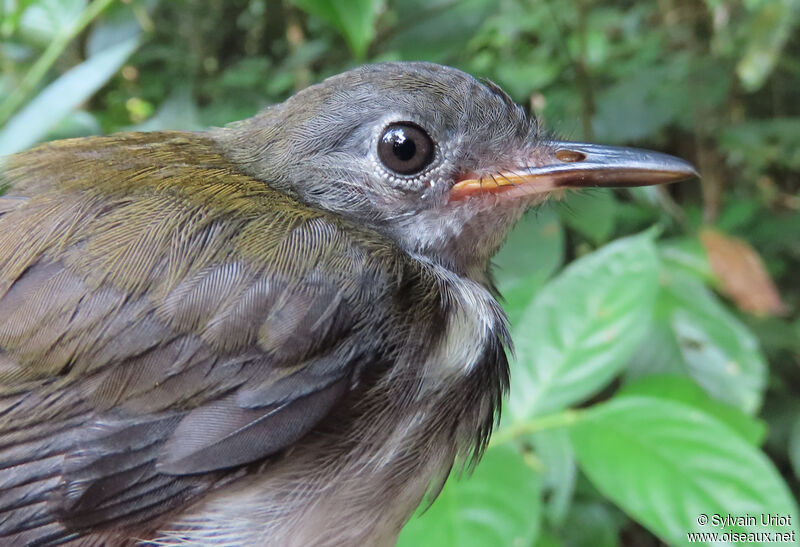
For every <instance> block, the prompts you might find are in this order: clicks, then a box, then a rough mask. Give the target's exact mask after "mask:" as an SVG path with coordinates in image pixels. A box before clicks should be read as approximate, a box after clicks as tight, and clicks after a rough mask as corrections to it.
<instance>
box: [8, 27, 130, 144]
mask: <svg viewBox="0 0 800 547" xmlns="http://www.w3.org/2000/svg"><path fill="white" fill-rule="evenodd" d="M137 44H138V39H137V38H132V39H129V40H126V41H124V42H121V43H119V44H117V45H115V46H114V47H111V48H108V49H106V50H104V51H102V52H99V53H97V54H96V55H94V56H92V57H89V58H88V59H87V60H86V61H84V62H83V63H81V64H79V65H78V66H76V67H74V68H72V69H70V70H69V71H67V72H65V73H64V74H62V75H61V77H59V78H58V79H57V80H56V81H55V82H53V83H51V84H50V85H48V86H47V87H46V88H45V89H44V90H43V91H42V92H41V93H39V95H37V96H36V97H35V98H34V99H33V100H32V101H31V102H30V103H28V104H27V105H26V106H25V108H23V109H22V110H21V111H19V112H18V113H17V114H16V115H14V117H13V118H11V119H10V120H9V121H8V123H7V124H6V125H5V127H3V129H2V130H1V131H0V155H4V154H12V153H14V152H18V151H20V150H24V149H25V148H27V147H29V146H31V145H32V144H35V143H36V142H37V141H38V140H40V139H41V138H42V137H44V136H45V135H46V134H47V132H48V131H49V130H50V129H51V128H53V127H54V126H55V125H56V124H58V123H59V122H60V121H61V120H62V119H63V118H64V117H65V116H66V115H67V114H69V113H70V112H72V111H73V110H74V109H75V108H77V107H78V106H79V105H80V104H81V103H83V102H84V101H85V100H87V99H88V98H89V97H91V96H92V94H93V93H94V92H95V91H97V90H98V89H100V87H101V86H102V85H103V84H105V83H106V82H107V81H108V79H109V78H111V76H113V75H114V74H115V73H116V72H117V70H119V68H120V67H121V66H122V64H123V63H124V62H125V60H126V59H127V58H128V57H129V56H130V54H131V53H133V50H135V49H136V46H137Z"/></svg>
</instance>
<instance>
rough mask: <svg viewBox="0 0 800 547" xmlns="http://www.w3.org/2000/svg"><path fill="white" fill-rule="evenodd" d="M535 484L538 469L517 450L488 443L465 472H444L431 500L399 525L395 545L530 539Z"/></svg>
mask: <svg viewBox="0 0 800 547" xmlns="http://www.w3.org/2000/svg"><path fill="white" fill-rule="evenodd" d="M539 490H540V486H539V477H538V475H537V474H536V472H535V471H534V470H533V469H532V468H531V467H530V466H528V465H526V463H525V462H524V461H523V458H522V456H521V455H520V454H518V453H516V452H515V451H514V450H512V449H510V448H508V447H495V448H492V449H490V450H488V451H487V452H486V454H485V455H484V457H483V460H482V461H481V463H480V465H478V467H477V469H476V470H475V473H474V474H473V475H472V476H471V477H469V478H461V479H460V480H459V479H457V478H456V477H450V479H449V480H448V481H447V484H446V485H445V487H444V489H443V490H442V493H441V494H440V495H439V497H438V498H437V500H436V501H435V502H434V503H433V506H431V508H430V509H428V510H427V511H426V512H424V513H423V514H422V515H420V516H415V517H412V519H411V521H410V522H409V523H408V524H407V525H406V527H405V528H403V532H402V533H401V534H400V540H399V542H398V546H399V547H426V546H431V547H484V546H486V545H532V544H533V541H534V540H535V539H536V535H537V533H538V531H539V522H540V515H539V513H540V500H539Z"/></svg>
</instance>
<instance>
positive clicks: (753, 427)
mask: <svg viewBox="0 0 800 547" xmlns="http://www.w3.org/2000/svg"><path fill="white" fill-rule="evenodd" d="M630 396H647V397H656V398H659V399H665V400H670V401H675V402H677V403H682V404H684V405H686V406H690V407H693V408H696V409H698V410H700V411H702V412H704V413H706V414H708V415H709V416H712V417H714V418H716V419H717V420H719V421H720V422H722V423H723V424H725V425H727V426H728V427H730V428H731V429H732V430H734V431H735V432H736V433H738V434H739V435H740V436H741V437H742V438H743V439H744V440H745V441H747V442H748V443H750V444H752V445H753V446H759V445H760V444H761V443H762V442H763V441H764V438H765V437H766V434H767V427H766V424H765V423H764V422H762V421H761V420H758V419H756V418H753V417H751V416H748V415H747V414H745V413H744V412H742V411H741V410H739V409H738V408H736V407H734V406H731V405H728V404H725V403H722V402H720V401H717V400H715V399H712V398H711V397H710V396H709V395H708V393H706V392H705V391H704V390H703V389H702V388H701V387H700V386H698V385H697V384H696V383H694V382H693V381H691V380H690V379H688V378H687V377H685V376H675V375H669V374H654V375H651V376H645V377H643V378H640V379H638V380H636V381H634V382H630V383H628V384H626V385H625V386H623V387H622V389H620V390H619V391H618V392H617V394H616V398H619V397H630Z"/></svg>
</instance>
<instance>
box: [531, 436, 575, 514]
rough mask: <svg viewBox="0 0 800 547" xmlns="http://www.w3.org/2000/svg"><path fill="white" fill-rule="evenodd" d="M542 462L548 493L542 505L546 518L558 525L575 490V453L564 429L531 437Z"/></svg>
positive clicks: (544, 484)
mask: <svg viewBox="0 0 800 547" xmlns="http://www.w3.org/2000/svg"><path fill="white" fill-rule="evenodd" d="M530 440H531V443H532V444H533V448H534V450H535V452H536V457H537V458H538V459H539V461H540V462H541V464H542V468H543V469H542V486H543V489H544V490H545V491H546V492H547V493H548V494H549V495H548V496H547V502H546V504H545V514H546V515H547V518H548V521H549V522H551V523H553V524H555V525H560V524H561V523H563V521H564V519H565V518H566V516H567V512H568V511H569V509H570V504H571V502H572V495H573V492H574V490H575V478H576V476H577V467H576V465H575V453H574V451H573V449H572V443H571V441H570V439H569V432H568V431H567V429H565V428H563V427H562V428H558V429H549V430H545V431H539V432H537V433H534V434H533V435H531V437H530Z"/></svg>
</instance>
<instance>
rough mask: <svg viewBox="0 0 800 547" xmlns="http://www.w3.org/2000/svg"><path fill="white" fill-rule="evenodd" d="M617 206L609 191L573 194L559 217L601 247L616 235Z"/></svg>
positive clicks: (561, 209)
mask: <svg viewBox="0 0 800 547" xmlns="http://www.w3.org/2000/svg"><path fill="white" fill-rule="evenodd" d="M616 205H617V200H616V199H615V198H614V193H613V192H611V191H609V190H598V191H596V192H573V193H571V194H569V195H568V196H567V198H566V200H565V201H564V203H563V207H561V208H560V209H559V216H560V217H561V220H562V221H564V223H565V224H566V225H567V226H569V227H570V228H572V229H573V230H575V231H577V232H578V233H580V234H581V235H583V236H584V237H585V238H586V239H588V240H589V241H590V242H592V243H594V244H595V245H599V244H601V243H605V242H606V241H608V239H609V237H611V234H613V233H614V224H615V217H614V215H615V211H616Z"/></svg>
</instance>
